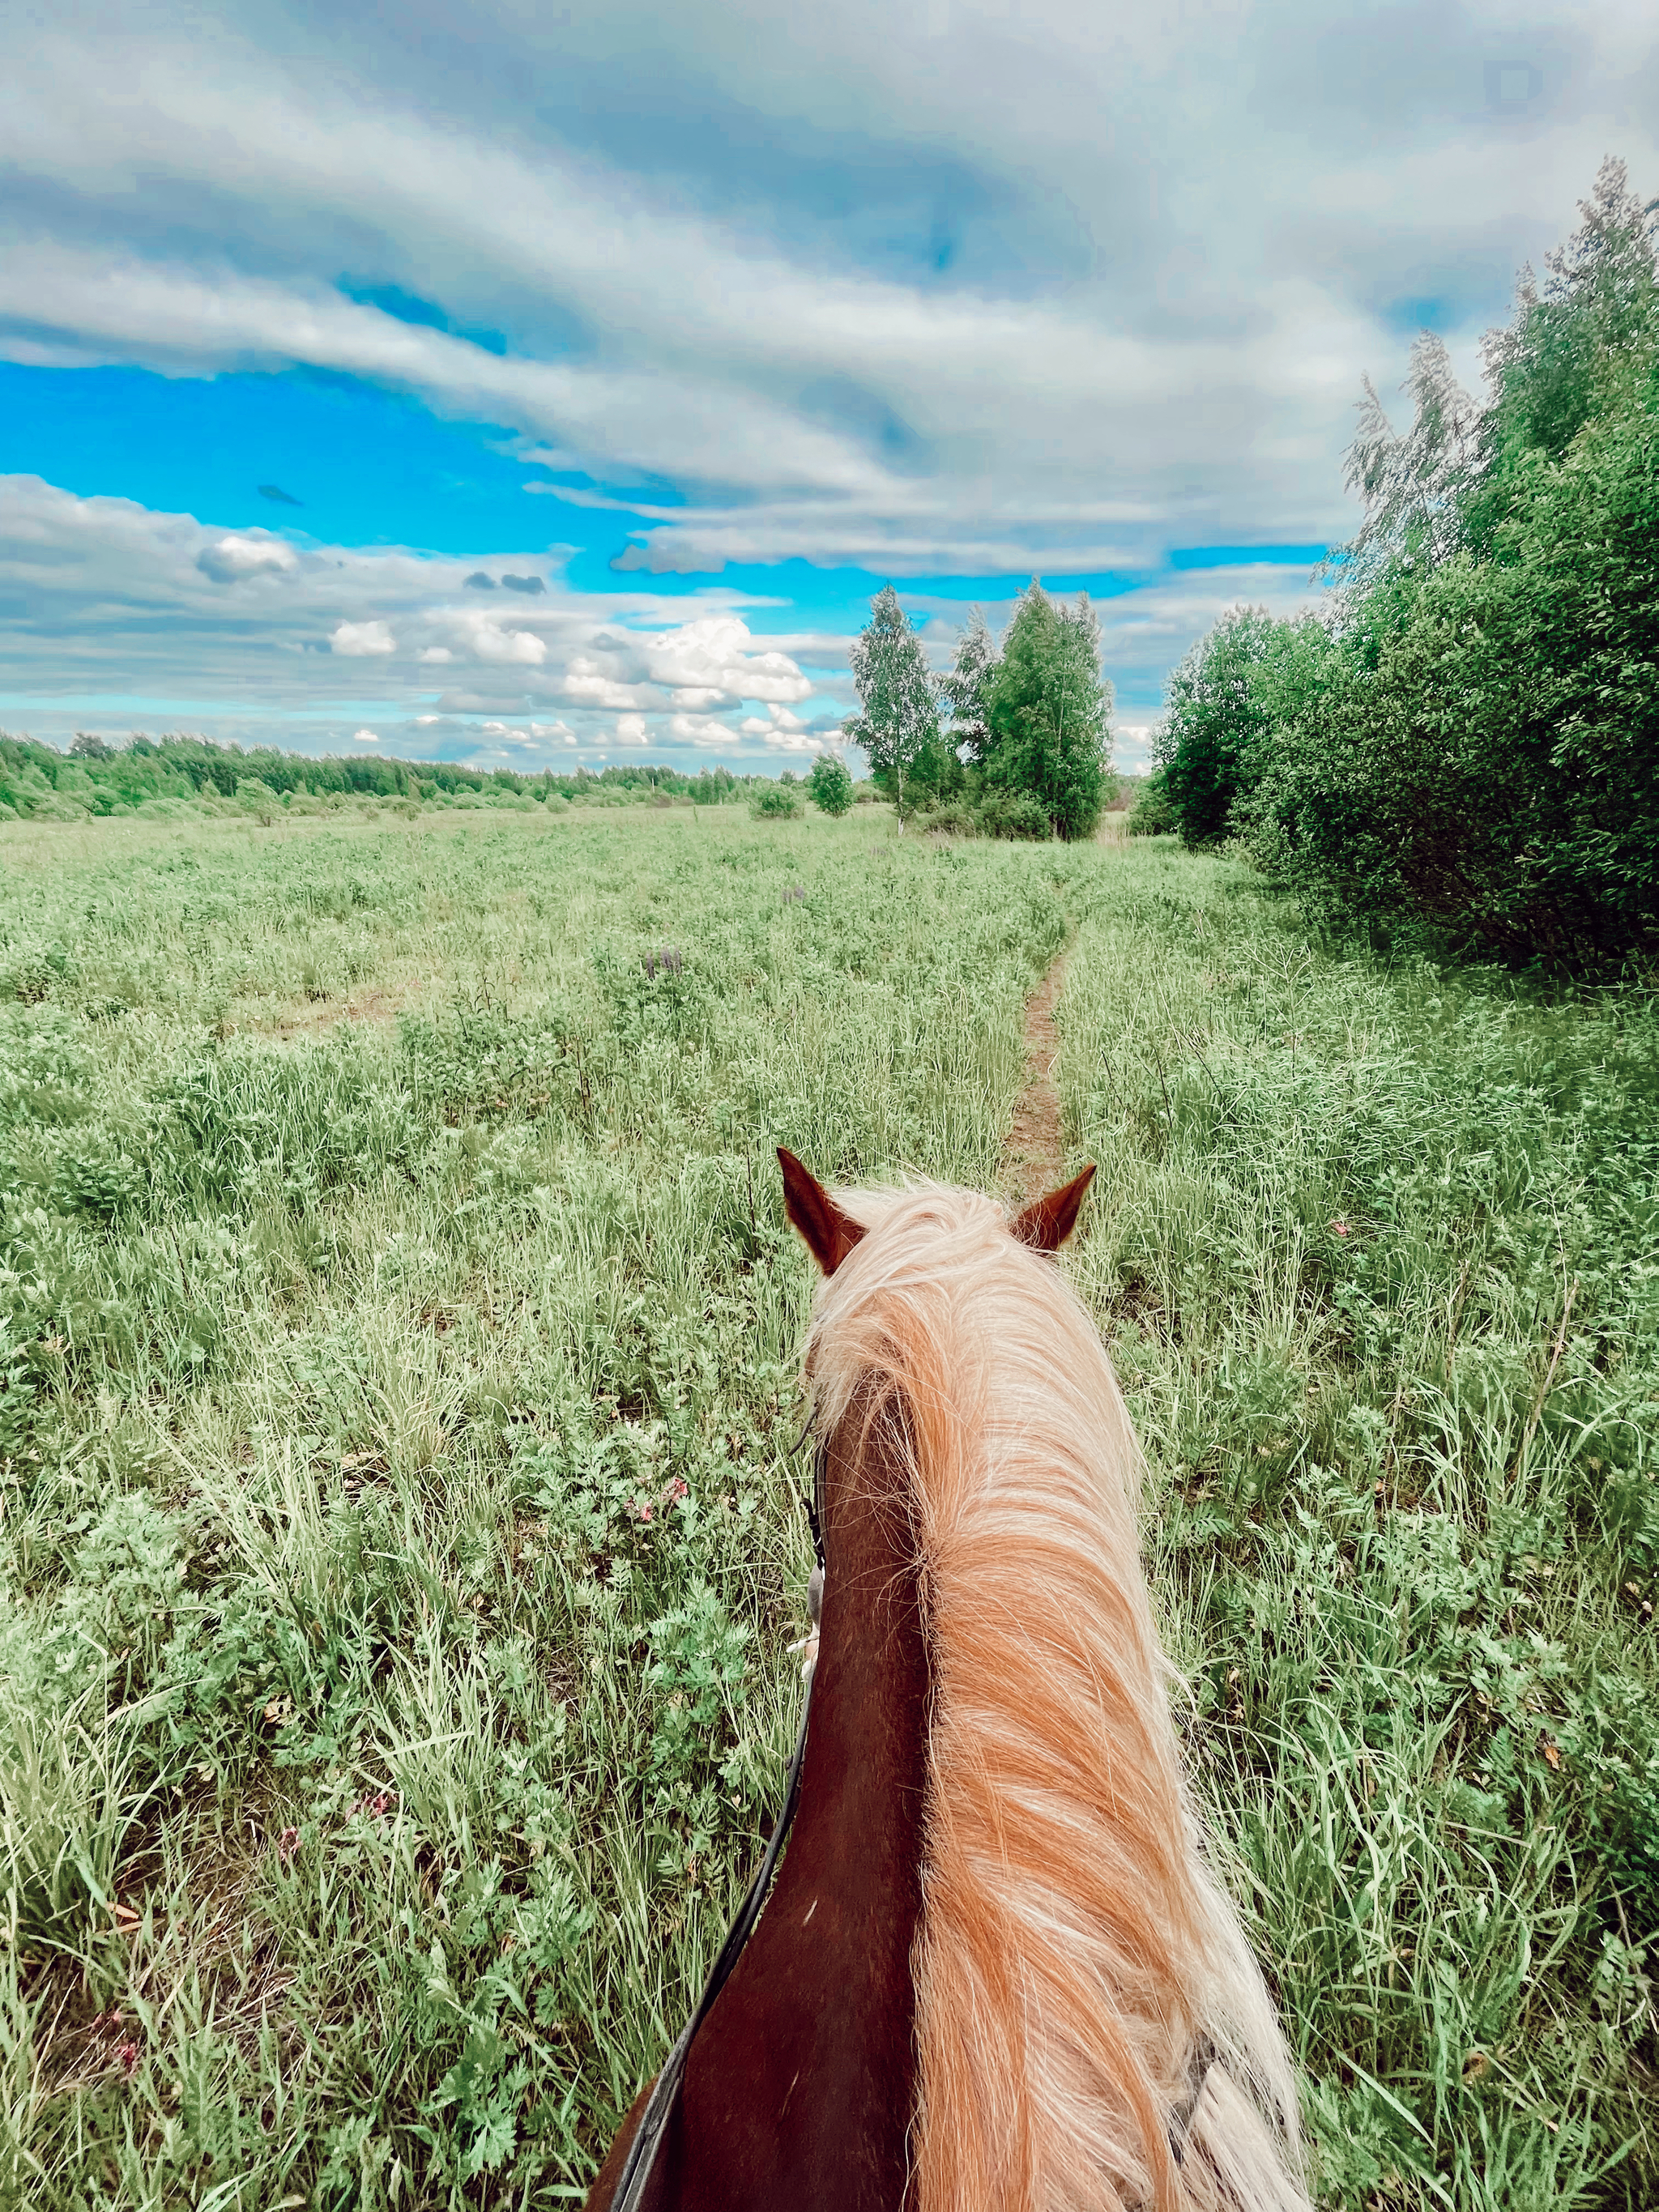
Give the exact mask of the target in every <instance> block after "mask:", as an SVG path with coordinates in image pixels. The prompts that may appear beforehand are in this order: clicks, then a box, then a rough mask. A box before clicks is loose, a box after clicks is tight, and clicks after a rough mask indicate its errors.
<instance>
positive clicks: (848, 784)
mask: <svg viewBox="0 0 1659 2212" xmlns="http://www.w3.org/2000/svg"><path fill="white" fill-rule="evenodd" d="M806 791H807V796H808V797H809V798H810V799H811V801H812V804H813V805H814V806H817V807H818V808H820V809H822V811H823V812H824V813H825V814H845V813H846V812H847V811H848V809H849V808H850V807H851V805H852V804H853V779H852V777H851V775H849V774H848V768H847V763H846V762H845V761H844V760H842V757H840V755H839V754H838V753H820V754H819V755H818V757H817V759H816V760H815V761H814V762H813V763H812V770H811V775H809V776H808V777H807V779H806Z"/></svg>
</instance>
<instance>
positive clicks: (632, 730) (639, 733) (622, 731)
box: [617, 714, 650, 745]
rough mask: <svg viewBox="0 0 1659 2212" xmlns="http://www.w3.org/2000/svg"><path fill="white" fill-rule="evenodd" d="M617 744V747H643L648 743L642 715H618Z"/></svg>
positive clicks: (648, 739) (648, 738)
mask: <svg viewBox="0 0 1659 2212" xmlns="http://www.w3.org/2000/svg"><path fill="white" fill-rule="evenodd" d="M649 743H650V737H649V734H648V732H647V729H646V726H645V717H644V715H643V714H618V715H617V744H619V745H643V744H649Z"/></svg>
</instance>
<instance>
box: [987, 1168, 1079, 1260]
mask: <svg viewBox="0 0 1659 2212" xmlns="http://www.w3.org/2000/svg"><path fill="white" fill-rule="evenodd" d="M1094 1179H1095V1170H1094V1165H1093V1163H1092V1162H1091V1164H1090V1165H1089V1166H1087V1167H1086V1168H1085V1169H1084V1170H1083V1173H1082V1174H1081V1175H1080V1176H1073V1178H1072V1180H1071V1181H1070V1182H1068V1183H1066V1184H1065V1185H1064V1186H1063V1187H1062V1188H1060V1189H1059V1190H1051V1191H1050V1192H1049V1194H1048V1196H1047V1198H1034V1199H1033V1200H1031V1203H1030V1205H1029V1206H1027V1207H1026V1208H1025V1210H1024V1212H1023V1213H1017V1214H1016V1215H1015V1216H1014V1218H1013V1219H1012V1221H1011V1222H1010V1223H1009V1225H1008V1226H1009V1227H1010V1229H1012V1231H1013V1233H1014V1235H1015V1236H1016V1237H1018V1239H1019V1241H1020V1243H1022V1244H1029V1245H1030V1247H1031V1249H1032V1250H1033V1251H1034V1252H1058V1251H1059V1249H1060V1246H1061V1245H1062V1244H1063V1243H1065V1242H1066V1238H1067V1237H1069V1236H1070V1235H1071V1233H1072V1231H1073V1229H1074V1228H1075V1227H1076V1226H1077V1217H1078V1210H1079V1207H1080V1206H1082V1204H1083V1200H1084V1195H1085V1193H1086V1192H1087V1190H1088V1188H1089V1186H1090V1184H1091V1182H1093V1181H1094Z"/></svg>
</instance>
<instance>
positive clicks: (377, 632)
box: [328, 622, 398, 660]
mask: <svg viewBox="0 0 1659 2212" xmlns="http://www.w3.org/2000/svg"><path fill="white" fill-rule="evenodd" d="M328 642H329V647H330V650H331V652H334V653H340V654H342V655H343V657H344V658H345V659H347V660H369V659H376V658H378V657H379V656H380V655H382V654H385V653H395V652H396V651H397V650H398V641H397V640H396V638H394V637H393V636H392V630H391V628H390V626H389V625H388V624H387V623H383V622H343V623H336V625H335V627H334V630H333V633H332V635H331V636H330V638H329V641H328Z"/></svg>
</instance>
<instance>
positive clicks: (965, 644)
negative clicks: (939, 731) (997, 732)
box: [939, 607, 997, 766]
mask: <svg viewBox="0 0 1659 2212" xmlns="http://www.w3.org/2000/svg"><path fill="white" fill-rule="evenodd" d="M996 665H997V656H996V648H995V647H994V646H993V645H992V643H991V633H990V632H989V630H988V629H987V628H986V627H985V617H984V615H983V613H982V612H981V610H980V609H979V608H978V607H974V608H971V609H970V610H969V617H968V627H967V628H966V629H964V630H963V633H962V635H960V637H958V638H957V646H956V651H955V653H953V654H952V655H951V666H950V670H949V671H948V673H947V674H945V676H943V677H941V678H940V679H939V697H940V700H941V702H943V704H944V706H945V711H946V713H947V714H949V715H950V718H951V743H952V744H953V745H954V746H955V748H956V750H957V751H958V752H959V753H961V754H962V755H963V756H964V757H966V758H967V759H968V760H969V761H971V762H973V763H975V765H976V766H977V765H978V764H980V763H982V762H983V760H984V759H985V757H986V754H987V750H989V748H990V744H991V720H990V716H991V681H992V678H993V677H994V674H995V671H996Z"/></svg>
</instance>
